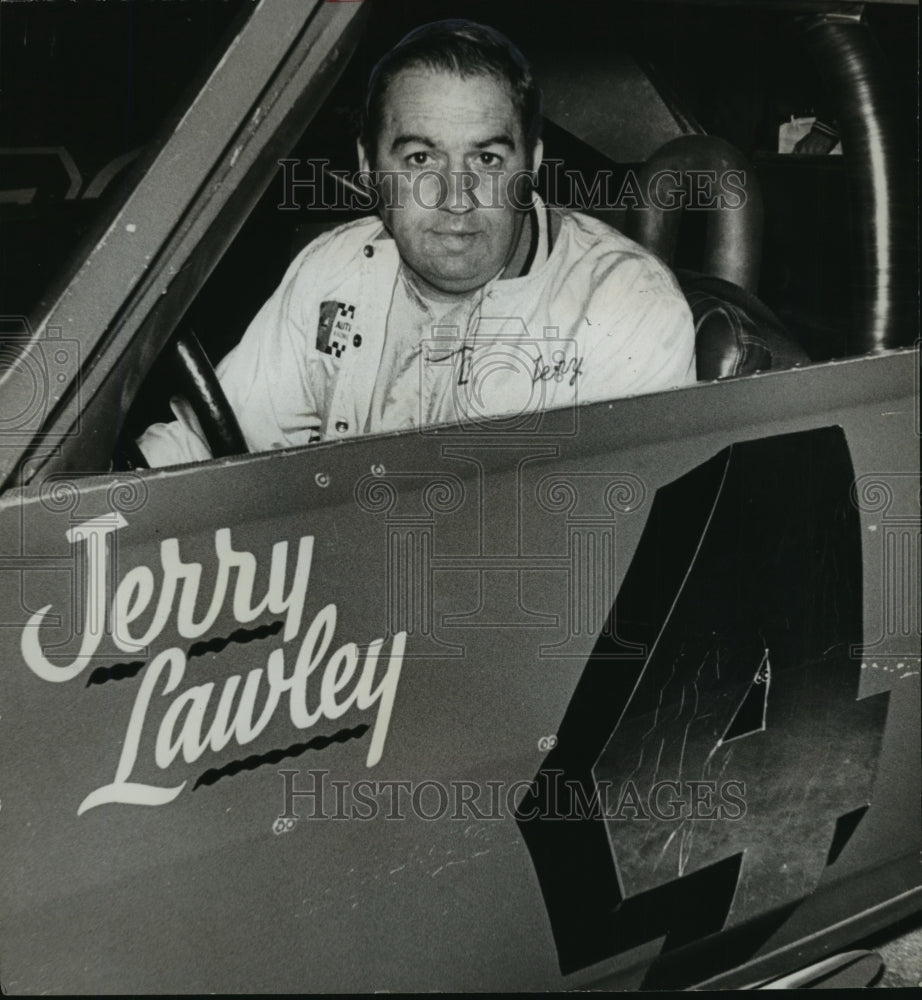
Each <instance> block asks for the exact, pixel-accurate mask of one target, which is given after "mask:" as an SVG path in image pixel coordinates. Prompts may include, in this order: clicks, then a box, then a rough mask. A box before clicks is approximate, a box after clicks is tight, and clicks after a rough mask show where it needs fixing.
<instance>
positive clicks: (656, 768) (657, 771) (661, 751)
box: [653, 736, 666, 785]
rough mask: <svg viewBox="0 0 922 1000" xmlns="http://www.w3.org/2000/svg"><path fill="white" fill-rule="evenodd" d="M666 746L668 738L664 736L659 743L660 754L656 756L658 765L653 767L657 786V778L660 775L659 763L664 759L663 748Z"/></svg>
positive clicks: (654, 780) (654, 781) (654, 782)
mask: <svg viewBox="0 0 922 1000" xmlns="http://www.w3.org/2000/svg"><path fill="white" fill-rule="evenodd" d="M665 745H666V737H665V736H664V737H663V738H662V739H661V740H660V741H659V753H658V754H657V755H656V764H655V765H654V766H653V784H654V785H655V784H656V778H657V775H658V774H659V762H660V760H661V759H662V757H663V747H664V746H665Z"/></svg>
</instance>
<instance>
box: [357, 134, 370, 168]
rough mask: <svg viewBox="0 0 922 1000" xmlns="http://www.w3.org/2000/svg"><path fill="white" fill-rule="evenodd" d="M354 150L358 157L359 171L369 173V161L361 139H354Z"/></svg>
mask: <svg viewBox="0 0 922 1000" xmlns="http://www.w3.org/2000/svg"><path fill="white" fill-rule="evenodd" d="M355 150H356V152H357V153H358V157H359V170H361V171H362V172H363V173H371V161H370V160H369V159H368V155H367V154H366V152H365V147H364V146H363V145H362V140H361V139H356V141H355Z"/></svg>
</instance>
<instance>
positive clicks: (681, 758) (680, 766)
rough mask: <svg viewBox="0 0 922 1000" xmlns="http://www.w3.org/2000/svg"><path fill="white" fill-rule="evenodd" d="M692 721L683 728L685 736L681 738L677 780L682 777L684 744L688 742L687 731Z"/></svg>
mask: <svg viewBox="0 0 922 1000" xmlns="http://www.w3.org/2000/svg"><path fill="white" fill-rule="evenodd" d="M694 721H695V720H694V719H691V720H690V721H689V723H688V725H687V726H686V727H685V735H684V736H683V737H682V752H681V753H680V754H679V778H681V777H682V764H683V763H684V761H685V744H686V743H687V742H688V730H689V729H690V728H691V724H692V722H694Z"/></svg>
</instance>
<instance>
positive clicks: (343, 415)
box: [138, 198, 695, 466]
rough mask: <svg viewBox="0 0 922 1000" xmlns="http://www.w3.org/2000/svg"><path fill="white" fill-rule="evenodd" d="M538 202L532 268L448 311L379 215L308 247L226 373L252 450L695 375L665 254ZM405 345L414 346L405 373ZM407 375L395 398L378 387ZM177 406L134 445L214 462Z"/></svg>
mask: <svg viewBox="0 0 922 1000" xmlns="http://www.w3.org/2000/svg"><path fill="white" fill-rule="evenodd" d="M535 209H536V218H537V222H538V226H537V246H536V252H535V255H534V260H533V262H532V264H531V267H530V269H529V270H528V273H526V274H524V275H522V276H521V277H516V278H506V279H504V278H502V277H499V278H494V279H493V280H492V281H490V282H488V283H487V284H486V285H485V286H484V287H483V288H482V289H479V290H478V291H477V292H475V293H472V294H471V295H470V296H467V297H464V298H462V299H460V300H459V304H458V305H457V306H455V307H451V308H448V307H446V306H444V304H441V311H439V310H438V309H436V310H435V311H432V310H429V311H428V312H427V306H426V304H425V302H423V301H421V300H420V298H419V296H417V295H414V294H413V292H412V291H410V290H409V284H408V283H407V282H406V281H405V276H404V268H403V267H402V266H401V263H400V258H399V255H398V252H397V247H396V245H395V243H394V241H393V240H392V239H391V238H390V237H389V236H388V234H387V232H386V230H385V229H384V227H383V226H382V224H381V222H380V221H379V220H378V219H377V218H375V217H369V218H363V219H359V220H357V221H355V222H351V223H348V224H346V225H344V226H340V227H339V228H338V229H335V230H333V231H331V232H329V233H327V234H325V235H323V236H321V237H320V238H318V239H317V240H315V241H314V242H313V243H311V244H310V245H309V246H307V247H306V248H305V249H304V250H303V251H302V252H301V253H300V254H299V255H298V256H297V257H296V258H295V260H294V261H293V262H292V264H291V266H290V267H289V268H288V271H287V272H286V274H285V277H284V279H283V280H282V283H281V285H280V286H279V288H278V289H277V291H276V292H275V294H274V295H273V296H272V297H271V298H270V299H269V300H268V301H267V302H266V303H265V305H264V306H263V307H262V309H261V310H260V311H259V313H258V314H257V315H256V317H255V319H254V320H253V321H252V323H250V326H249V328H248V329H247V331H246V333H245V334H244V336H243V338H242V339H241V341H240V343H239V344H238V345H237V346H236V347H235V348H234V349H233V350H232V351H231V352H230V353H229V354H228V355H227V356H226V357H225V358H224V359H223V361H222V362H221V363H220V365H219V366H218V369H217V372H218V376H219V378H220V381H221V385H222V387H223V389H224V392H225V393H226V395H227V398H228V401H229V402H230V404H231V406H232V407H233V410H234V412H235V414H236V415H237V419H238V421H239V423H240V427H241V430H242V431H243V435H244V438H245V440H246V443H247V446H248V448H249V449H250V451H254V452H255V451H265V450H268V449H273V448H285V447H291V446H294V445H302V444H307V443H311V442H316V441H332V440H341V439H345V438H348V437H352V436H355V435H357V434H363V433H376V432H381V431H388V430H396V429H402V428H406V427H412V426H420V425H428V424H438V423H459V422H467V421H470V420H482V419H485V418H488V417H502V416H506V417H507V418H508V417H513V416H516V415H520V414H521V415H524V414H527V413H531V412H537V411H539V410H544V409H551V408H559V407H569V406H576V405H580V404H584V403H589V402H597V401H599V400H605V399H612V398H614V397H618V396H626V395H634V394H638V393H647V392H655V391H657V390H660V389H667V388H671V387H673V386H680V385H685V384H688V383H690V382H693V381H694V378H695V374H694V373H695V358H694V329H693V325H692V318H691V314H690V312H689V309H688V306H687V304H686V302H685V299H684V297H683V296H682V293H681V291H680V290H679V287H678V285H677V284H676V281H675V278H674V277H673V276H672V274H671V273H670V272H669V270H668V269H667V268H666V267H665V266H664V265H663V264H662V263H661V262H660V261H659V259H658V258H656V257H655V256H653V255H652V254H650V253H649V252H648V251H646V250H644V249H643V248H642V247H640V246H638V245H637V244H636V243H633V242H632V241H631V240H629V239H627V238H626V237H625V236H622V235H621V234H620V233H618V232H616V231H615V230H613V229H611V228H610V227H608V226H606V225H605V224H604V223H601V222H598V221H597V220H595V219H592V218H590V217H588V216H585V215H581V214H578V213H570V214H565V215H563V218H562V219H559V220H557V221H559V232H558V233H557V235H556V238H553V237H552V229H553V228H554V227H552V226H551V224H550V221H551V218H550V212H551V211H554V212H556V211H557V210H556V209H554V210H548V209H546V208H545V207H544V205H543V204H541V202H540V201H539V200H538V199H537V198H536V199H535ZM401 282H403V283H402V284H401ZM386 335H387V338H388V343H389V355H390V356H389V357H388V355H387V354H386V353H385V351H384V345H385V337H386ZM395 339H396V340H397V341H402V342H403V344H404V345H407V344H410V347H411V348H412V353H410V354H408V355H406V356H405V357H404V358H403V359H402V361H401V364H402V369H401V368H400V366H398V367H397V368H395V359H394V356H393V355H394V349H393V344H394V343H395ZM411 342H412V343H411ZM408 349H409V348H408ZM382 357H384V363H382ZM407 358H409V361H408V360H407ZM398 360H399V359H398ZM411 369H412V370H411ZM398 370H402V376H401V382H400V391H399V392H395V391H386V390H388V387H387V386H384V387H382V385H381V384H377V386H376V383H379V380H380V379H381V378H382V377H383V378H390V377H391V376H392V375H394V373H395V371H398ZM382 389H384V390H385V391H382ZM376 390H377V391H376ZM174 412H175V413H176V415H177V417H178V418H179V419H178V420H177V421H174V422H173V423H170V424H155V425H153V426H152V427H150V428H148V429H147V431H146V432H145V433H144V435H143V436H142V437H141V438H140V440H139V442H138V443H139V445H140V447H141V450H142V451H143V452H144V455H145V457H146V458H147V460H148V461H149V462H150V464H151V466H158V465H172V464H177V463H181V462H192V461H199V460H201V459H205V458H209V457H210V453H209V451H208V447H207V445H206V444H205V441H204V439H203V437H202V435H201V433H200V428H198V427H197V425H196V422H195V418H194V417H193V416H192V415H191V412H190V411H188V409H187V407H185V406H183V405H182V404H181V403H179V402H174Z"/></svg>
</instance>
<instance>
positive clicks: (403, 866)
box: [390, 864, 406, 875]
mask: <svg viewBox="0 0 922 1000" xmlns="http://www.w3.org/2000/svg"><path fill="white" fill-rule="evenodd" d="M404 868H406V865H405V864H403V865H401V866H400V867H399V868H392V869H391V870H390V874H391V875H396V874H397V872H402V871H403V870H404Z"/></svg>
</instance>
